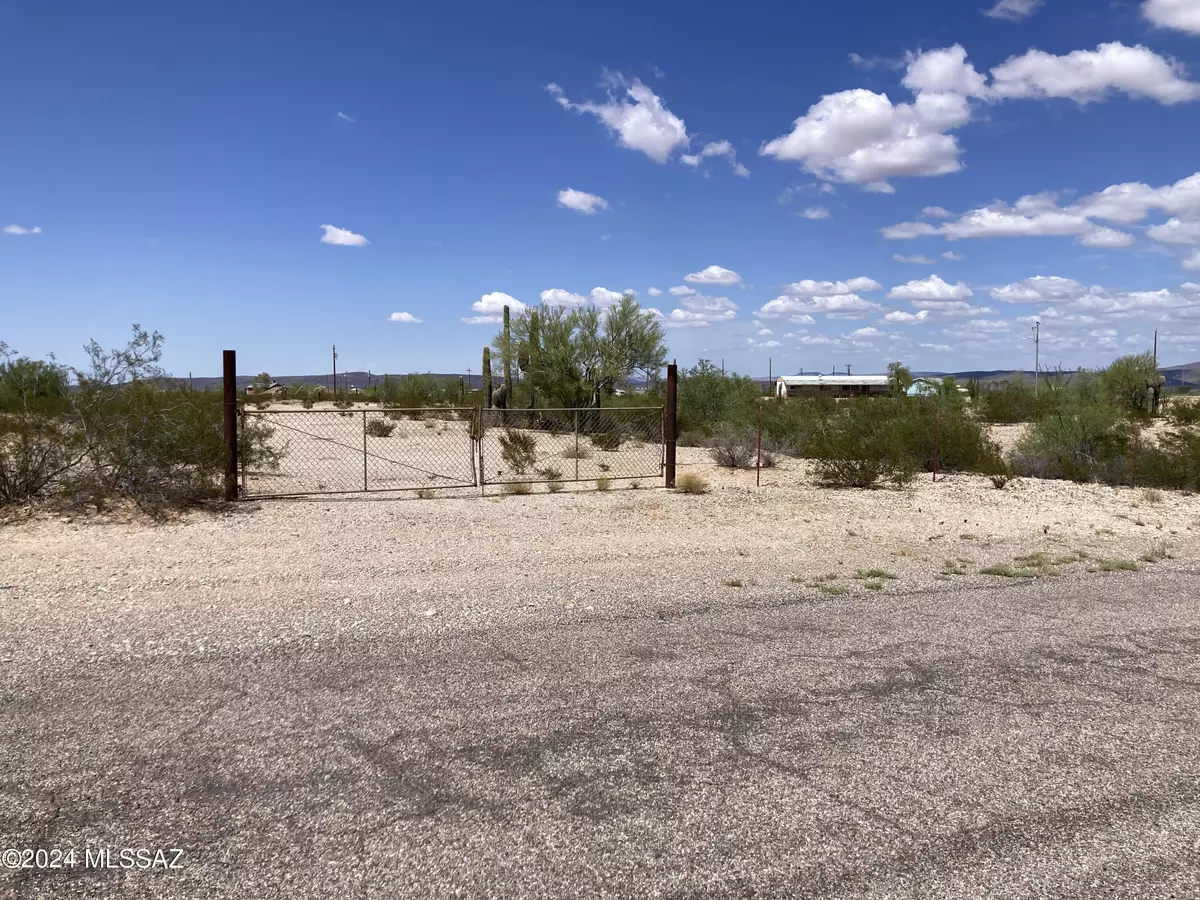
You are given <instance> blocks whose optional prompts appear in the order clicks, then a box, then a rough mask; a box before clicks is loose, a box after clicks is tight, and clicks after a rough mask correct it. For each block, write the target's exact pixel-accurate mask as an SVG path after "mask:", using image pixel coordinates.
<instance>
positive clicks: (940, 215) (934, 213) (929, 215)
mask: <svg viewBox="0 0 1200 900" xmlns="http://www.w3.org/2000/svg"><path fill="white" fill-rule="evenodd" d="M921 215H922V216H924V217H925V218H926V219H953V218H954V213H952V212H950V210H948V209H946V208H945V207H941V206H926V207H925V208H924V209H922V210H921Z"/></svg>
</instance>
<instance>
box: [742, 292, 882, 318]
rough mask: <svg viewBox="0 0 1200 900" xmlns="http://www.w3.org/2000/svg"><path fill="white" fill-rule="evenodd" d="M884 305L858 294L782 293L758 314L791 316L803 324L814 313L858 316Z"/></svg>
mask: <svg viewBox="0 0 1200 900" xmlns="http://www.w3.org/2000/svg"><path fill="white" fill-rule="evenodd" d="M882 310H883V307H882V306H880V305H879V304H878V303H875V302H873V301H871V300H866V299H864V298H862V297H860V296H858V294H830V295H824V296H796V295H789V294H782V295H780V296H778V297H776V298H775V299H774V300H771V301H768V302H767V303H765V304H763V306H762V307H760V308H759V310H758V314H759V315H760V316H762V317H763V318H764V319H776V318H779V317H780V316H789V317H790V319H791V321H793V322H797V323H801V324H811V323H812V321H813V319H812V318H811V316H812V314H813V313H818V314H823V315H827V316H830V317H831V318H847V317H855V318H857V317H858V316H859V315H860V314H863V313H869V312H880V311H882Z"/></svg>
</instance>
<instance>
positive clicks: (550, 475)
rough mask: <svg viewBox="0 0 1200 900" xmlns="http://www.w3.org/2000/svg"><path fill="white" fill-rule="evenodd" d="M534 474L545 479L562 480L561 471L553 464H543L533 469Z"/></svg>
mask: <svg viewBox="0 0 1200 900" xmlns="http://www.w3.org/2000/svg"><path fill="white" fill-rule="evenodd" d="M533 471H534V474H536V475H537V476H538V477H539V478H542V479H544V480H546V481H562V477H563V473H562V470H561V469H556V468H554V466H543V467H542V468H540V469H534V470H533Z"/></svg>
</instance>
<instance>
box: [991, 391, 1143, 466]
mask: <svg viewBox="0 0 1200 900" xmlns="http://www.w3.org/2000/svg"><path fill="white" fill-rule="evenodd" d="M1131 444H1132V429H1131V428H1130V427H1129V424H1128V422H1126V421H1125V420H1124V419H1123V418H1122V416H1121V415H1120V412H1119V411H1118V409H1117V408H1115V407H1113V406H1111V405H1110V404H1108V403H1106V402H1103V401H1102V400H1101V399H1099V398H1097V397H1095V396H1090V397H1089V396H1086V395H1083V394H1076V395H1075V397H1073V398H1072V402H1070V403H1067V404H1065V405H1064V406H1063V408H1061V409H1058V410H1056V411H1055V412H1052V413H1050V414H1048V415H1046V416H1044V417H1043V418H1041V419H1039V420H1038V421H1037V422H1035V423H1033V424H1032V425H1031V426H1030V428H1029V430H1028V431H1027V432H1026V433H1025V435H1024V436H1022V438H1021V440H1020V441H1019V442H1018V444H1017V446H1016V447H1015V448H1014V450H1013V455H1012V465H1013V469H1014V470H1015V471H1016V473H1017V474H1019V475H1026V476H1030V477H1033V478H1064V479H1067V480H1070V481H1079V482H1088V481H1109V482H1120V481H1121V480H1123V479H1124V477H1125V472H1126V471H1127V469H1128V466H1129V462H1130V448H1131Z"/></svg>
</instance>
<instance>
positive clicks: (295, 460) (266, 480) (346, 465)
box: [239, 407, 479, 498]
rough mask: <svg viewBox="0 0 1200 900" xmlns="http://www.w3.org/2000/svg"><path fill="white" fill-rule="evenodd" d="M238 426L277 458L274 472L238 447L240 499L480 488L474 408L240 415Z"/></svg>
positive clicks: (285, 411) (286, 411) (247, 411)
mask: <svg viewBox="0 0 1200 900" xmlns="http://www.w3.org/2000/svg"><path fill="white" fill-rule="evenodd" d="M239 419H240V428H241V431H242V434H243V435H245V434H246V433H247V432H248V431H250V430H251V429H253V430H255V431H256V433H257V436H258V437H259V438H260V440H261V443H262V444H263V445H264V446H265V447H266V448H267V449H268V450H269V451H273V452H274V453H276V454H278V461H277V463H276V464H275V465H269V464H267V462H268V460H267V457H266V455H265V454H264V455H261V456H262V458H261V459H256V458H255V456H254V455H252V454H249V453H247V452H245V451H246V449H248V447H249V446H251V445H252V442H247V441H245V440H243V441H242V442H241V444H242V447H243V448H244V449H243V452H242V454H241V471H240V476H241V491H240V495H241V496H242V497H246V498H264V497H287V496H296V495H299V494H347V493H362V492H374V491H412V490H419V489H421V488H464V487H477V486H478V485H479V475H478V471H477V470H476V467H475V459H476V455H475V448H474V430H475V408H474V407H461V408H445V407H432V408H425V409H394V408H388V407H383V408H379V407H376V408H373V409H319V410H318V409H272V410H250V409H242V410H240V411H239ZM255 443H257V442H255Z"/></svg>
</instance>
